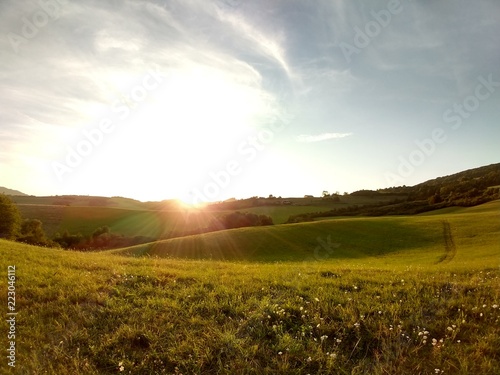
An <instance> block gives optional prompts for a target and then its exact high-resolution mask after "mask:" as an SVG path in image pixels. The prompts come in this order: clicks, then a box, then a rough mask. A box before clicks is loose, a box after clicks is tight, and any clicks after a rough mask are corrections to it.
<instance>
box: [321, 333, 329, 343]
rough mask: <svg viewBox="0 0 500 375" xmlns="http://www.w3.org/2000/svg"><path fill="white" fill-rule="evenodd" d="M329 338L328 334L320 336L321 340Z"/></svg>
mask: <svg viewBox="0 0 500 375" xmlns="http://www.w3.org/2000/svg"><path fill="white" fill-rule="evenodd" d="M327 338H328V336H327V335H323V336H321V337H320V339H321V342H323V341H325V340H326V339H327Z"/></svg>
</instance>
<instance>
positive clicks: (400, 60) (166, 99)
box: [0, 0, 500, 202]
mask: <svg viewBox="0 0 500 375" xmlns="http://www.w3.org/2000/svg"><path fill="white" fill-rule="evenodd" d="M0 35H1V36H2V38H1V39H0V100H1V103H2V106H1V108H2V109H1V110H0V185H2V186H6V187H9V188H13V189H18V190H21V191H23V192H25V193H28V194H33V195H55V194H59V195H60V194H90V195H104V196H127V197H132V198H136V199H140V200H161V199H169V198H180V199H183V200H185V201H188V202H198V201H202V200H223V199H227V198H229V197H237V198H243V197H248V196H253V195H259V196H267V195H269V194H274V195H276V196H278V195H281V196H302V195H304V194H312V195H320V194H321V192H322V191H323V190H328V191H331V192H335V191H339V192H342V193H343V192H344V191H348V192H352V191H354V190H359V189H363V188H368V189H376V188H382V187H386V186H394V185H414V184H417V183H419V182H422V181H425V180H427V179H430V178H435V177H438V176H441V175H447V174H452V173H455V172H458V171H461V170H464V169H469V168H474V167H478V166H482V165H486V164H491V163H496V162H498V161H499V152H498V140H499V139H500V127H499V126H498V125H499V119H500V49H499V48H498V35H500V3H499V2H498V1H496V0H491V1H486V0H480V1H474V2H471V1H446V0H445V1H439V2H434V1H423V0H422V1H416V0H412V1H410V0H405V1H403V0H401V1H397V0H391V1H332V0H330V1H295V0H286V1H285V0H283V1H243V0H217V1H208V0H207V1H205V0H204V1H201V0H184V1H181V0H178V1H174V0H170V1H132V0H128V1H127V0H125V1H85V2H80V1H79V2H76V1H70V0H64V1H63V0H59V1H57V0H44V1H25V2H24V1H23V2H19V1H14V0H7V1H2V2H1V3H0Z"/></svg>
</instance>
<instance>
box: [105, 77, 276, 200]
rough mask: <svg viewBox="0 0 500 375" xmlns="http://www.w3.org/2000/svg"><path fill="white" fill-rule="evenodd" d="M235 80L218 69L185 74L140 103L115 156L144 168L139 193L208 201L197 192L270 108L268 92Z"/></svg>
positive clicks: (170, 81)
mask: <svg viewBox="0 0 500 375" xmlns="http://www.w3.org/2000/svg"><path fill="white" fill-rule="evenodd" d="M233 78H234V77H232V76H229V77H228V76H226V75H225V74H224V72H221V71H218V70H214V69H204V68H203V69H202V68H199V69H191V70H185V71H179V72H176V74H172V75H171V76H169V77H167V78H165V79H164V81H163V82H162V83H161V85H160V86H159V87H158V88H157V89H156V90H154V91H151V92H149V93H148V97H147V98H146V99H145V100H144V102H142V103H137V105H136V106H135V108H134V111H133V113H132V114H131V115H130V119H128V120H127V124H126V127H125V126H124V129H125V131H124V132H123V134H122V135H121V139H120V141H119V142H117V145H115V149H112V150H110V152H113V153H115V154H119V155H120V157H121V159H120V162H121V163H123V164H125V165H127V166H128V167H130V169H131V170H133V169H138V170H139V172H138V173H139V175H140V176H141V178H137V179H134V180H133V181H131V183H132V184H135V185H136V188H137V189H138V190H142V191H143V190H144V189H147V190H150V191H151V192H152V195H154V196H163V197H176V198H178V199H179V200H180V201H182V202H184V203H186V204H192V203H202V202H193V197H192V194H191V192H192V191H193V190H194V189H196V188H199V187H200V184H203V181H204V179H205V180H206V179H207V176H209V174H210V173H211V172H214V171H216V170H217V169H218V168H220V166H221V165H225V164H226V163H227V162H228V161H229V160H230V158H231V157H234V154H235V153H236V152H237V147H238V145H239V144H240V143H241V142H242V141H243V140H244V139H245V137H246V136H247V135H248V134H249V133H251V132H252V131H253V129H255V127H256V126H258V125H259V124H258V119H259V118H262V117H263V116H265V114H266V111H268V109H269V105H268V103H267V102H266V94H265V92H264V91H263V90H261V89H260V88H259V87H258V86H255V85H249V84H246V83H242V82H238V81H235V80H234V79H233ZM147 180H149V181H148V182H147V183H145V182H146V181H147ZM153 191H155V193H154V194H153ZM213 198H214V199H213V200H221V199H222V198H223V194H222V192H221V196H220V197H213Z"/></svg>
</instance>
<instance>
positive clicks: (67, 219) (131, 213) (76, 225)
mask: <svg viewBox="0 0 500 375" xmlns="http://www.w3.org/2000/svg"><path fill="white" fill-rule="evenodd" d="M398 197H399V198H401V197H400V196H387V197H378V198H370V197H359V196H346V197H341V202H340V203H339V202H332V201H328V200H322V199H321V198H307V199H305V198H290V201H291V202H292V203H293V204H292V205H275V206H273V205H270V206H260V207H252V208H248V209H242V210H241V211H244V212H251V213H255V214H259V215H260V214H263V215H267V216H270V217H271V218H272V219H273V222H274V223H275V224H282V223H284V222H285V221H286V220H287V219H288V217H289V216H290V215H296V214H302V213H307V212H315V211H327V210H329V209H332V208H338V207H345V206H349V205H354V204H358V205H363V204H372V203H377V202H379V201H388V200H393V199H395V198H398ZM12 199H13V201H14V202H15V203H16V204H17V206H18V208H19V210H20V212H21V215H22V217H23V218H25V219H39V220H41V221H42V223H43V228H44V230H45V232H46V233H47V234H48V235H49V236H50V237H52V236H53V235H54V234H55V233H56V232H59V233H63V232H64V231H65V230H67V231H69V232H70V233H78V232H80V233H82V234H83V235H90V234H92V233H93V232H94V230H95V229H96V228H98V227H101V226H105V225H106V226H108V227H109V228H110V229H111V231H112V232H113V233H116V234H121V235H124V236H128V237H133V236H145V237H151V238H154V239H159V238H164V237H169V236H170V234H171V233H172V232H182V231H190V230H195V229H200V228H205V227H207V226H208V224H209V223H210V221H211V220H212V219H213V218H214V216H217V215H220V214H224V213H227V212H231V211H225V210H218V211H217V210H203V209H199V210H193V209H191V210H187V209H185V208H183V207H181V206H176V204H175V202H174V203H172V202H170V203H167V205H166V206H165V207H164V208H161V207H162V204H161V203H159V202H156V203H155V202H148V203H144V202H139V201H135V200H132V199H127V198H120V197H113V198H106V197H87V196H59V197H32V196H14V197H12ZM96 204H98V205H96Z"/></svg>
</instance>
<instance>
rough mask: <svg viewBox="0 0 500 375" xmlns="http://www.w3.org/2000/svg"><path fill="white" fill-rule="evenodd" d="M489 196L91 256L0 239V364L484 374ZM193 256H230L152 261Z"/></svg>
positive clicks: (495, 367)
mask: <svg viewBox="0 0 500 375" xmlns="http://www.w3.org/2000/svg"><path fill="white" fill-rule="evenodd" d="M499 207H500V202H498V201H496V202H492V203H489V204H485V205H482V206H477V207H473V208H466V209H459V210H455V211H454V212H449V210H444V211H442V212H440V213H436V212H433V213H432V214H428V215H420V216H414V217H391V218H356V219H354V218H350V219H342V220H328V221H321V222H314V223H304V224H295V225H282V226H275V227H263V228H246V229H237V230H231V231H225V232H218V233H211V234H205V235H201V236H191V237H186V238H184V239H182V240H181V239H176V240H168V241H163V242H160V243H158V244H155V245H154V246H149V247H148V246H138V247H134V248H128V249H121V250H111V251H103V252H93V253H85V252H74V251H64V250H56V249H46V248H40V247H35V246H28V245H24V244H20V243H15V242H9V241H5V240H0V268H1V269H2V270H4V273H3V275H4V276H3V278H4V280H7V274H6V271H7V269H8V266H15V270H16V271H15V277H16V280H15V284H10V287H11V289H12V285H14V287H15V293H16V298H15V311H16V312H17V313H18V315H16V320H15V321H16V325H15V331H14V333H15V345H14V347H15V363H14V365H15V368H10V367H9V365H8V361H7V357H5V358H4V361H3V362H2V363H0V373H2V374H3V373H5V374H8V373H13V374H14V373H15V374H44V373H47V374H58V375H70V374H71V375H75V374H77V375H78V374H82V375H83V374H85V375H98V374H99V375H102V374H104V375H107V374H116V373H125V374H137V375H140V374H175V375H179V374H225V375H230V374H236V373H237V374H249V375H250V374H251V375H261V374H264V375H275V374H278V375H285V374H294V375H300V374H322V375H327V374H373V375H383V374H441V373H443V374H451V373H453V374H457V375H468V374H486V375H496V374H498V373H499V372H500V349H499V348H500V328H499V324H498V322H499V321H500V282H499V280H500V270H499V264H500V248H499V246H498V245H499V240H500V222H499V220H498V218H499V216H498V213H499ZM328 236H330V239H328ZM318 238H320V239H324V240H322V241H323V244H324V245H325V244H326V245H325V246H327V247H328V246H330V248H331V249H332V251H331V252H329V253H327V254H328V256H327V257H323V258H321V259H317V258H314V249H315V248H316V247H317V246H318V243H319V244H321V241H320V240H318ZM337 243H338V244H339V245H338V246H336V245H335V244H337ZM209 251H210V252H211V254H212V258H215V257H219V258H224V259H233V260H235V259H238V262H232V261H227V260H225V261H219V260H193V259H178V258H177V259H176V258H162V257H165V256H168V255H169V254H170V255H182V256H183V257H186V256H191V257H208V254H209ZM124 254H128V255H135V256H138V255H149V256H139V257H131V256H124ZM266 254H268V255H267V256H266ZM323 254H324V253H323ZM158 256H161V257H158ZM280 257H282V258H284V259H285V258H286V259H289V260H292V261H283V259H281V260H280V261H279V262H275V261H274V260H278V259H279V258H280ZM243 259H244V260H243ZM249 260H251V261H249ZM255 260H259V262H255ZM262 261H265V262H262ZM8 285H9V284H7V282H2V283H0V294H1V295H3V296H7V292H8ZM4 298H5V297H4ZM0 329H1V330H2V332H7V331H8V330H9V329H11V331H10V332H12V328H9V325H8V323H7V321H6V320H5V319H2V323H0ZM9 345H11V344H9Z"/></svg>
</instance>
